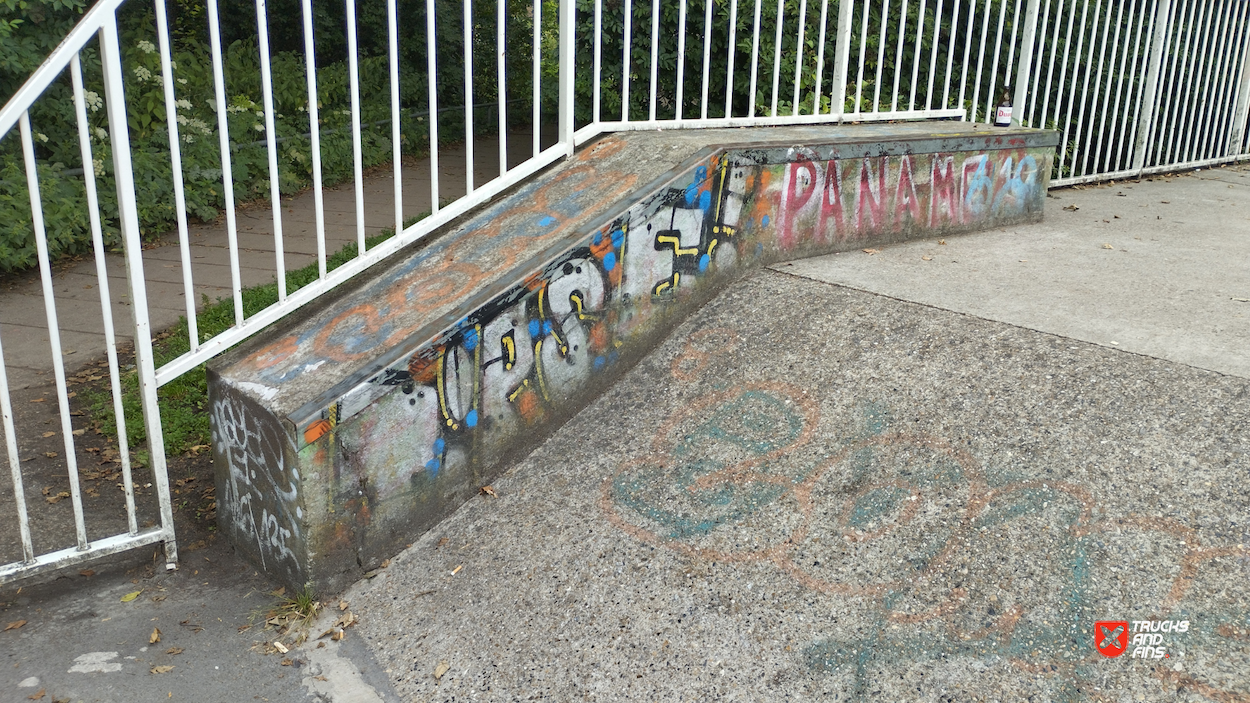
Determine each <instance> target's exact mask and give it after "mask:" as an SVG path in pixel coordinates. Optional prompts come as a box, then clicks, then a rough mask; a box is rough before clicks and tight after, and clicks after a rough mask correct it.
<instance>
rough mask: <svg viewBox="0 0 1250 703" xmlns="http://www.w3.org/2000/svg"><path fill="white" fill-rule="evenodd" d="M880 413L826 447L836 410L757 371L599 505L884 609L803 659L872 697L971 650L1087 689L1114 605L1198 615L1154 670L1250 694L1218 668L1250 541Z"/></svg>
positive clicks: (1125, 612)
mask: <svg viewBox="0 0 1250 703" xmlns="http://www.w3.org/2000/svg"><path fill="white" fill-rule="evenodd" d="M736 339H737V336H736V333H735V332H734V331H733V330H730V329H711V330H703V331H701V332H698V333H696V334H695V335H692V336H691V338H690V340H689V341H688V343H687V346H686V349H685V350H683V351H682V352H681V353H680V354H678V355H677V357H676V360H675V361H674V363H673V368H672V375H673V376H674V377H675V378H677V379H680V380H685V381H690V380H692V379H695V378H697V377H698V376H699V374H701V373H702V372H703V371H704V369H706V368H708V366H709V359H710V356H711V354H710V352H709V351H708V349H709V348H711V349H717V350H722V351H723V350H728V349H731V348H732V347H733V345H734V344H735V343H736ZM864 416H865V422H864V425H865V429H863V430H862V431H860V432H858V433H855V434H851V435H849V436H846V437H844V438H842V439H841V440H840V441H839V442H838V443H837V444H836V446H832V447H830V446H827V445H823V444H821V443H817V442H813V436H814V432H815V429H816V427H817V426H818V425H819V423H820V417H819V411H818V407H817V405H816V403H815V402H814V399H813V398H811V397H810V395H809V394H808V392H807V390H806V389H803V388H798V387H795V386H790V385H787V384H782V383H766V382H759V381H757V382H753V383H747V384H744V385H741V386H738V387H734V388H732V389H728V390H721V391H718V392H715V393H713V394H711V395H710V396H708V397H706V398H705V399H704V400H702V401H701V402H698V403H694V404H690V405H687V406H685V407H683V408H682V409H680V410H678V411H676V412H675V413H674V414H673V416H672V417H670V418H669V420H668V421H666V422H665V423H664V424H663V425H661V427H660V429H659V431H658V432H657V435H656V438H655V440H654V443H653V446H652V451H651V452H650V453H649V454H648V455H646V456H645V457H643V458H641V459H638V460H634V461H630V462H628V463H626V464H625V465H622V466H620V467H619V468H618V470H617V471H616V473H615V474H614V475H612V476H610V477H608V478H607V479H605V480H604V482H603V484H602V488H601V497H600V505H601V507H602V509H603V510H604V512H605V514H606V516H607V518H608V520H609V521H610V522H611V523H612V524H613V525H615V526H616V527H618V528H620V529H621V530H623V531H624V532H626V533H628V534H630V535H632V536H633V537H635V538H637V539H639V540H641V541H643V542H645V543H648V544H652V545H656V546H661V547H664V548H667V549H671V550H673V551H675V552H677V553H679V554H682V555H684V556H685V557H687V558H690V559H699V560H707V561H711V562H717V563H733V562H743V561H754V562H763V563H771V564H773V565H775V567H776V568H777V569H779V570H780V571H782V572H783V573H785V574H786V575H788V576H789V577H790V578H792V579H793V580H794V582H795V583H797V584H798V585H800V586H802V587H804V588H807V589H811V590H813V591H817V592H820V593H824V594H828V595H831V596H836V597H839V598H841V599H858V602H862V603H865V604H868V605H867V606H866V607H867V611H866V614H865V615H864V618H865V619H866V620H867V621H869V623H870V627H869V628H868V631H866V632H865V631H864V630H863V628H862V627H860V628H852V629H854V630H855V631H856V633H857V634H856V636H854V637H852V638H848V639H838V638H830V639H824V640H819V641H816V642H812V643H811V644H810V645H809V646H808V647H807V648H806V650H805V651H804V652H803V653H802V659H803V663H804V664H805V666H806V667H807V668H808V669H809V670H811V671H812V672H814V673H819V674H827V675H831V676H840V677H842V679H843V681H844V683H845V685H846V686H847V687H848V688H850V689H851V690H852V691H854V692H856V694H857V695H856V697H857V698H858V699H870V698H871V696H870V695H869V691H870V689H871V685H872V683H873V682H874V681H879V680H880V678H881V675H882V673H881V672H882V671H883V670H884V669H885V668H886V667H890V670H891V671H896V670H898V669H899V668H900V666H901V668H903V669H904V670H907V669H909V668H916V667H919V669H918V670H920V671H921V673H920V674H918V675H920V676H923V675H924V674H923V670H924V667H925V666H926V663H928V664H929V665H934V666H936V664H935V663H938V662H945V661H947V660H953V659H960V658H963V659H969V660H979V661H982V662H985V661H987V660H993V661H1006V662H1009V664H1010V666H1011V667H1013V668H1014V669H1016V670H1018V671H1020V672H1027V673H1033V674H1037V675H1039V676H1040V677H1041V678H1045V679H1050V682H1049V683H1050V684H1051V687H1050V688H1049V689H1048V691H1049V692H1048V693H1046V694H1045V696H1044V697H1049V699H1051V700H1076V699H1079V698H1081V697H1085V698H1088V697H1089V695H1090V694H1091V692H1092V691H1093V690H1094V689H1095V688H1097V685H1098V684H1097V682H1096V679H1097V678H1098V677H1099V676H1101V675H1102V674H1103V673H1105V669H1100V668H1099V664H1101V663H1102V662H1103V656H1102V655H1100V654H1098V653H1097V652H1096V650H1095V647H1094V645H1093V639H1094V622H1095V621H1096V620H1100V619H1107V617H1108V616H1119V617H1127V618H1128V619H1130V620H1131V619H1133V618H1139V619H1143V618H1144V619H1152V620H1159V619H1171V620H1176V621H1180V620H1188V621H1190V622H1191V623H1193V627H1192V629H1189V630H1188V631H1187V632H1186V633H1185V634H1184V635H1178V636H1176V637H1175V638H1173V640H1172V641H1171V642H1170V644H1171V645H1172V648H1171V649H1169V650H1167V651H1168V652H1171V653H1169V654H1164V653H1163V652H1160V656H1161V657H1166V658H1160V659H1157V660H1152V661H1151V662H1150V665H1149V668H1147V669H1145V671H1146V673H1147V676H1148V677H1153V679H1154V680H1157V684H1156V685H1163V686H1165V687H1169V686H1170V687H1171V688H1169V689H1168V690H1174V689H1176V688H1177V687H1180V688H1184V689H1187V690H1190V691H1198V692H1201V693H1202V695H1204V696H1207V697H1208V698H1211V699H1213V700H1216V701H1242V700H1247V699H1250V692H1247V691H1245V690H1244V689H1243V688H1242V687H1244V673H1245V668H1241V669H1237V668H1236V667H1237V666H1239V665H1238V664H1236V663H1233V664H1229V663H1228V662H1224V663H1222V664H1221V663H1220V656H1223V655H1225V654H1227V653H1229V652H1230V651H1233V650H1240V649H1243V648H1244V647H1245V642H1246V640H1248V639H1250V637H1247V635H1246V634H1245V633H1247V632H1250V611H1247V610H1246V608H1245V605H1244V601H1243V600H1242V598H1243V596H1244V592H1243V591H1242V589H1231V592H1230V589H1229V588H1227V586H1226V585H1221V583H1220V579H1221V578H1224V579H1227V578H1230V577H1231V578H1233V579H1234V580H1235V579H1236V578H1237V576H1236V575H1237V574H1240V573H1241V572H1242V570H1243V569H1242V567H1241V566H1239V564H1243V563H1246V561H1247V560H1250V550H1248V549H1246V548H1245V546H1243V545H1232V546H1206V545H1204V544H1203V543H1202V540H1201V539H1200V538H1199V536H1198V535H1197V534H1196V533H1195V531H1194V530H1193V529H1191V528H1189V527H1187V526H1186V525H1184V524H1182V523H1180V522H1178V521H1175V520H1172V519H1169V518H1162V517H1149V516H1142V515H1128V516H1111V515H1108V514H1106V512H1105V510H1104V509H1103V507H1102V506H1100V505H1099V504H1098V502H1097V501H1095V500H1094V498H1093V497H1092V496H1091V494H1090V492H1089V491H1088V490H1087V489H1085V488H1084V487H1083V486H1080V485H1076V484H1072V483H1067V482H1063V481H1045V480H1041V481H1039V480H1011V479H1008V478H1004V477H1001V476H996V477H987V476H986V475H984V473H983V472H982V471H981V468H980V466H979V464H978V462H977V460H976V458H975V457H974V456H972V455H971V454H970V453H969V452H968V451H966V450H964V449H962V448H960V447H958V446H955V445H954V444H952V443H951V442H949V441H947V440H945V439H943V438H941V437H935V436H932V435H928V434H925V433H922V432H897V431H894V430H892V429H891V428H890V424H891V423H890V421H889V419H888V412H886V411H884V410H883V409H882V408H881V407H879V406H866V407H865V409H864ZM1025 545H1027V547H1026V546H1025ZM1139 644H1141V642H1139ZM1178 646H1179V650H1178V649H1177V647H1178ZM1204 652H1205V653H1207V654H1211V653H1216V654H1218V655H1219V656H1216V655H1211V656H1207V657H1206V658H1205V659H1204V658H1203V654H1202V653H1204ZM1181 654H1188V656H1187V657H1186V658H1184V659H1183V660H1182V659H1174V658H1172V657H1173V656H1179V655H1181ZM1126 659H1130V658H1129V657H1126ZM1130 661H1132V660H1130ZM1246 663H1247V662H1245V661H1243V662H1242V663H1241V664H1240V666H1242V667H1244V666H1245V664H1246ZM1230 666H1232V667H1233V670H1232V673H1233V674H1234V676H1233V677H1232V678H1230V677H1229V673H1230V670H1229V667H1230ZM1237 671H1240V673H1241V675H1242V677H1243V679H1242V680H1241V681H1240V683H1238V679H1237V678H1236V676H1235V675H1236V672H1237Z"/></svg>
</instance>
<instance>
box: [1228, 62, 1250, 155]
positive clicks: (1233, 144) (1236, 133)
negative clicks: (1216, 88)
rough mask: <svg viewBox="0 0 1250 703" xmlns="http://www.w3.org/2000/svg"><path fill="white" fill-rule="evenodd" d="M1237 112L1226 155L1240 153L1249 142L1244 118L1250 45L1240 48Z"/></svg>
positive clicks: (1249, 110)
mask: <svg viewBox="0 0 1250 703" xmlns="http://www.w3.org/2000/svg"><path fill="white" fill-rule="evenodd" d="M1236 102H1237V112H1235V113H1234V117H1233V131H1232V133H1231V134H1230V135H1229V139H1228V155H1229V156H1232V155H1234V154H1241V153H1243V152H1245V151H1246V149H1247V148H1248V147H1250V144H1247V143H1246V141H1245V139H1246V120H1247V117H1248V116H1250V46H1246V47H1243V48H1242V51H1241V72H1240V73H1239V74H1238V76H1237V98H1236Z"/></svg>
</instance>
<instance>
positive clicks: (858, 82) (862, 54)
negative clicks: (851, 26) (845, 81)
mask: <svg viewBox="0 0 1250 703" xmlns="http://www.w3.org/2000/svg"><path fill="white" fill-rule="evenodd" d="M867 62H868V0H864V10H863V16H862V17H861V18H860V26H859V72H858V73H857V74H856V77H855V114H857V115H858V114H859V113H860V112H861V111H862V110H863V107H864V103H863V100H864V65H865V64H866V63H867ZM843 75H845V74H843Z"/></svg>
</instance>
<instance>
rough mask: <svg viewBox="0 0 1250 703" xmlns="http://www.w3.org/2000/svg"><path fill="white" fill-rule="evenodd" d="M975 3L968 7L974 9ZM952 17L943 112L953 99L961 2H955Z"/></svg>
mask: <svg viewBox="0 0 1250 703" xmlns="http://www.w3.org/2000/svg"><path fill="white" fill-rule="evenodd" d="M973 1H974V0H970V1H969V3H968V7H969V8H970V9H971V8H972V7H973V4H972V3H973ZM951 17H952V19H951V40H950V42H949V44H948V46H947V48H946V78H945V80H944V81H943V83H944V86H943V88H942V109H943V110H945V109H946V108H947V107H948V106H949V105H950V99H951V70H952V69H953V68H954V65H955V46H956V43H955V28H956V27H958V26H960V25H959V0H955V11H954V12H953V13H952V14H951ZM969 19H971V17H969ZM938 27H941V23H939V24H938Z"/></svg>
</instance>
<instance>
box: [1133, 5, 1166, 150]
mask: <svg viewBox="0 0 1250 703" xmlns="http://www.w3.org/2000/svg"><path fill="white" fill-rule="evenodd" d="M1171 15H1172V0H1159V5H1158V7H1157V8H1156V11H1155V18H1154V25H1153V27H1154V28H1153V30H1152V31H1153V33H1154V41H1153V43H1152V44H1151V47H1150V58H1149V60H1148V61H1147V63H1146V83H1145V85H1143V86H1142V101H1143V103H1144V105H1145V109H1144V110H1143V111H1142V114H1141V119H1139V120H1138V122H1137V125H1138V126H1137V134H1136V141H1135V142H1134V145H1133V170H1134V171H1141V170H1142V169H1143V168H1145V167H1146V147H1147V145H1149V143H1150V137H1151V130H1152V128H1153V127H1154V113H1155V109H1156V107H1157V102H1158V95H1157V91H1158V89H1159V64H1160V63H1161V62H1162V60H1163V49H1164V47H1165V46H1166V43H1167V35H1168V27H1169V25H1170V21H1171Z"/></svg>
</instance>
